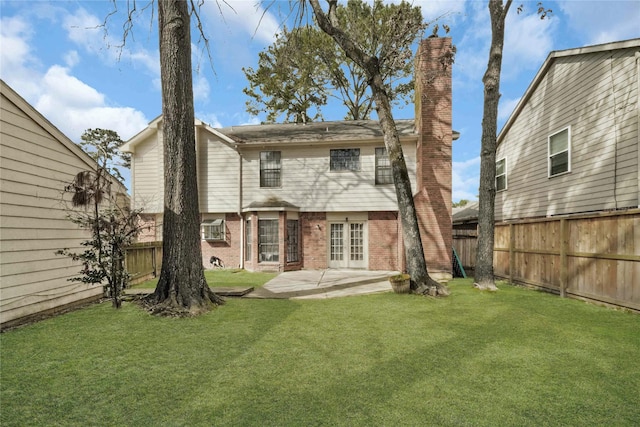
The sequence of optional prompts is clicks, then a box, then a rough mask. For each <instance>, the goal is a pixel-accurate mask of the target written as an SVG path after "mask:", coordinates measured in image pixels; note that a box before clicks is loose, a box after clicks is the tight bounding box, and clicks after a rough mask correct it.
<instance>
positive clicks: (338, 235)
mask: <svg viewBox="0 0 640 427" xmlns="http://www.w3.org/2000/svg"><path fill="white" fill-rule="evenodd" d="M328 256H329V267H330V268H367V245H366V227H365V222H364V221H353V222H334V223H329V254H328Z"/></svg>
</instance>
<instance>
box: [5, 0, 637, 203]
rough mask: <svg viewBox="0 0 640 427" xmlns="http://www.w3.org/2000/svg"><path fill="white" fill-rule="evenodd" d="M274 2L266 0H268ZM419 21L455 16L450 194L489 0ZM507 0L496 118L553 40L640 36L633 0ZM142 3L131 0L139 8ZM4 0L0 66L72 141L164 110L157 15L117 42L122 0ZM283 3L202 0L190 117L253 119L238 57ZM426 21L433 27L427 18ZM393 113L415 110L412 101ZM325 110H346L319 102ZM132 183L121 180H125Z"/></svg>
mask: <svg viewBox="0 0 640 427" xmlns="http://www.w3.org/2000/svg"><path fill="white" fill-rule="evenodd" d="M270 3H273V4H272V5H271V6H270V7H269V8H268V10H266V11H265V10H264V4H270ZM413 3H414V4H416V5H420V6H421V7H422V12H423V15H424V17H425V20H427V21H433V20H434V19H435V18H438V17H441V18H440V19H439V21H438V23H439V24H440V25H442V24H447V25H449V26H450V27H451V33H450V36H451V37H452V38H453V42H454V44H455V45H456V46H457V49H458V53H457V57H456V63H455V65H454V68H453V127H454V129H455V130H457V131H459V132H460V134H461V137H460V139H459V140H458V141H456V142H454V149H453V199H454V201H457V200H459V199H475V198H476V196H477V194H478V175H479V168H480V158H479V153H480V135H481V123H482V102H483V86H482V75H483V73H484V70H485V68H486V64H487V54H488V48H489V43H490V38H491V30H490V24H489V14H488V10H487V4H486V2H485V1H462V0H460V1H413ZM520 3H521V2H518V1H516V2H514V6H513V7H512V9H511V11H510V14H509V17H508V19H507V24H506V37H505V52H504V60H503V71H502V83H501V93H502V98H501V101H500V113H499V114H500V123H499V127H500V126H501V125H502V123H504V122H505V121H506V119H507V118H508V116H509V114H510V113H511V111H512V109H513V108H514V107H515V105H516V103H517V102H518V100H519V99H520V97H521V96H522V95H523V93H524V92H525V90H526V89H527V87H528V85H529V83H530V82H531V80H532V79H533V77H534V76H535V74H536V72H537V71H538V69H539V68H540V66H541V65H542V63H543V62H544V60H545V58H546V57H547V55H548V54H549V52H550V51H553V50H563V49H570V48H575V47H581V46H587V45H592V44H599V43H607V42H612V41H618V40H625V39H630V38H637V37H640V26H639V25H638V22H640V1H639V0H611V1H602V0H601V1H581V0H571V1H544V6H545V7H546V8H550V9H552V10H553V14H552V16H551V18H550V19H546V20H544V21H541V20H540V19H539V18H538V16H537V15H536V10H537V1H525V2H522V3H523V4H524V11H523V12H522V13H520V14H517V13H516V6H517V5H519V4H520ZM145 4H147V2H146V1H145V0H138V1H137V6H138V8H139V9H142V7H143V6H144V5H145ZM116 5H117V8H118V12H117V13H115V14H113V15H111V16H110V18H109V20H108V21H107V26H106V32H105V28H101V27H100V25H101V24H102V23H103V22H104V19H105V17H106V16H107V15H108V14H109V13H110V12H111V11H113V9H114V7H113V3H112V2H111V1H105V0H91V1H81V0H74V1H66V0H54V1H39V0H30V1H29V0H28V1H24V0H20V1H15V0H12V1H6V0H0V16H1V22H0V77H1V78H2V79H3V80H4V81H5V82H6V83H7V84H9V85H10V86H11V87H12V88H13V89H14V90H16V91H17V92H18V93H19V94H20V95H21V96H22V97H24V98H25V99H26V100H27V101H28V102H29V103H31V104H32V105H33V106H34V107H35V108H36V109H38V110H39V111H40V112H41V113H42V114H43V115H44V116H45V117H47V119H49V120H50V121H51V122H52V123H53V124H54V125H55V126H57V127H58V128H59V129H60V130H61V131H62V132H64V133H65V134H66V135H67V136H68V137H69V138H70V139H72V140H73V141H79V140H80V135H81V134H82V132H83V131H84V130H85V129H88V128H106V129H113V130H115V131H117V132H118V133H119V134H120V136H121V137H122V138H123V139H125V140H126V139H128V138H130V137H131V136H133V135H135V134H136V133H138V132H139V131H141V130H142V129H144V128H145V127H146V125H147V123H148V122H150V121H151V120H153V119H154V118H155V117H157V116H158V115H159V114H160V112H161V93H160V66H159V59H158V36H157V26H156V20H157V15H155V14H154V15H153V16H152V14H151V10H150V9H147V10H144V11H141V12H140V13H139V14H137V15H136V16H135V26H134V28H133V31H132V33H130V34H129V37H128V38H127V40H126V45H125V46H124V47H123V48H118V47H117V46H119V45H121V43H122V34H123V32H122V25H123V22H124V12H125V11H126V2H124V1H118V2H117V3H116ZM288 13H289V2H288V0H282V1H275V2H271V1H269V2H262V4H261V3H260V2H256V1H254V0H225V1H224V2H223V1H222V0H219V2H216V1H214V0H207V1H206V2H205V4H204V5H203V7H202V10H201V19H202V22H203V26H204V30H205V32H206V34H207V35H208V37H209V39H210V42H211V45H210V48H211V55H212V59H213V63H212V64H211V62H210V61H209V58H208V56H207V54H206V52H205V51H204V50H203V44H202V43H198V38H197V34H194V37H193V39H192V42H193V63H194V93H195V112H196V117H198V118H199V119H201V120H203V121H205V122H207V123H209V124H211V125H212V126H214V127H224V126H234V125H243V124H249V123H251V124H255V123H259V122H260V121H261V120H263V119H264V118H265V116H266V115H261V116H259V117H252V116H250V115H249V114H248V113H247V112H246V111H245V102H246V101H247V97H246V96H245V95H244V94H243V93H242V89H243V88H244V87H246V86H247V81H246V78H245V76H244V73H243V72H242V68H243V67H255V66H256V63H257V58H258V52H260V51H262V50H264V49H265V48H266V47H267V46H269V45H270V44H271V43H272V42H273V41H274V38H275V34H276V33H277V32H278V31H279V29H280V26H281V24H282V23H283V22H286V20H287V15H288ZM427 31H429V30H427ZM394 113H395V116H396V118H412V117H413V107H412V106H408V107H405V108H402V109H397V110H396V111H395V112H394ZM323 115H324V119H325V120H341V119H342V118H343V116H344V110H341V109H339V108H332V107H329V108H325V109H324V110H323ZM127 184H128V183H127Z"/></svg>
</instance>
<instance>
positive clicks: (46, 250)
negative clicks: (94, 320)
mask: <svg viewBox="0 0 640 427" xmlns="http://www.w3.org/2000/svg"><path fill="white" fill-rule="evenodd" d="M0 93H1V102H0V327H2V328H5V327H7V326H8V325H11V324H15V323H19V322H20V321H22V320H23V319H25V318H27V317H29V316H32V315H39V314H41V313H43V312H47V311H56V310H59V309H60V308H62V307H65V306H67V305H70V304H77V303H80V302H83V301H86V300H91V299H97V298H100V297H101V295H102V287H101V286H90V285H87V284H83V283H78V282H72V281H68V280H67V279H69V278H70V277H74V276H77V275H78V272H79V271H80V268H81V266H80V264H79V263H78V262H73V261H72V260H71V259H70V258H68V257H63V256H59V255H56V254H55V251H57V250H59V249H63V248H70V249H78V250H80V249H81V248H82V246H81V245H80V243H81V242H82V241H83V240H86V239H87V238H88V237H89V233H88V232H87V231H85V230H81V229H79V228H78V227H77V226H76V225H75V224H73V223H72V222H71V221H69V220H68V219H67V211H66V210H65V208H66V204H65V203H64V202H63V199H62V190H63V188H64V186H65V184H67V183H69V182H71V180H72V179H73V177H74V176H75V175H76V174H77V173H78V172H80V171H83V170H91V169H95V162H94V161H93V160H92V159H91V157H89V155H87V154H86V153H85V152H84V151H82V150H81V149H80V148H79V147H78V146H77V145H76V144H74V143H73V142H72V141H71V140H70V139H69V138H67V137H66V136H65V135H64V134H63V133H62V132H60V131H59V130H58V129H57V128H56V127H55V126H53V125H52V124H51V123H50V122H49V121H48V120H47V119H46V118H44V117H43V116H42V115H41V114H40V113H39V112H38V111H36V110H35V109H34V108H33V107H32V106H31V105H29V103H27V102H26V101H25V100H24V99H23V98H22V97H20V95H18V94H17V93H16V92H15V91H14V90H13V89H11V87H9V86H8V85H7V84H6V83H5V82H4V81H2V80H0ZM118 192H120V193H122V194H123V195H124V194H125V188H124V186H121V185H119V187H118Z"/></svg>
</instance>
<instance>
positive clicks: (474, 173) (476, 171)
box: [451, 156, 480, 201]
mask: <svg viewBox="0 0 640 427" xmlns="http://www.w3.org/2000/svg"><path fill="white" fill-rule="evenodd" d="M451 178H452V182H451V184H452V189H451V198H452V199H453V200H454V201H459V200H461V199H466V200H477V198H478V185H479V182H480V157H479V156H478V157H474V158H472V159H469V160H465V161H463V162H453V170H452V172H451Z"/></svg>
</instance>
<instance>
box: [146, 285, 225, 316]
mask: <svg viewBox="0 0 640 427" xmlns="http://www.w3.org/2000/svg"><path fill="white" fill-rule="evenodd" d="M134 302H136V303H137V304H138V305H139V306H140V307H141V308H142V309H143V310H145V311H146V312H148V313H149V314H152V315H154V316H162V317H196V316H198V315H200V314H204V313H206V312H208V311H211V310H212V309H214V308H216V307H217V306H219V305H223V304H224V303H225V300H224V298H222V297H221V296H219V295H217V294H216V293H214V292H213V291H211V290H210V289H209V291H208V292H207V295H206V297H205V299H204V301H203V302H202V303H193V304H191V306H189V307H185V306H183V305H181V304H180V303H178V302H177V301H176V300H175V298H167V299H165V300H164V301H160V302H158V300H157V299H156V296H155V294H150V295H147V296H145V297H142V298H137V299H136V300H134Z"/></svg>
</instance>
